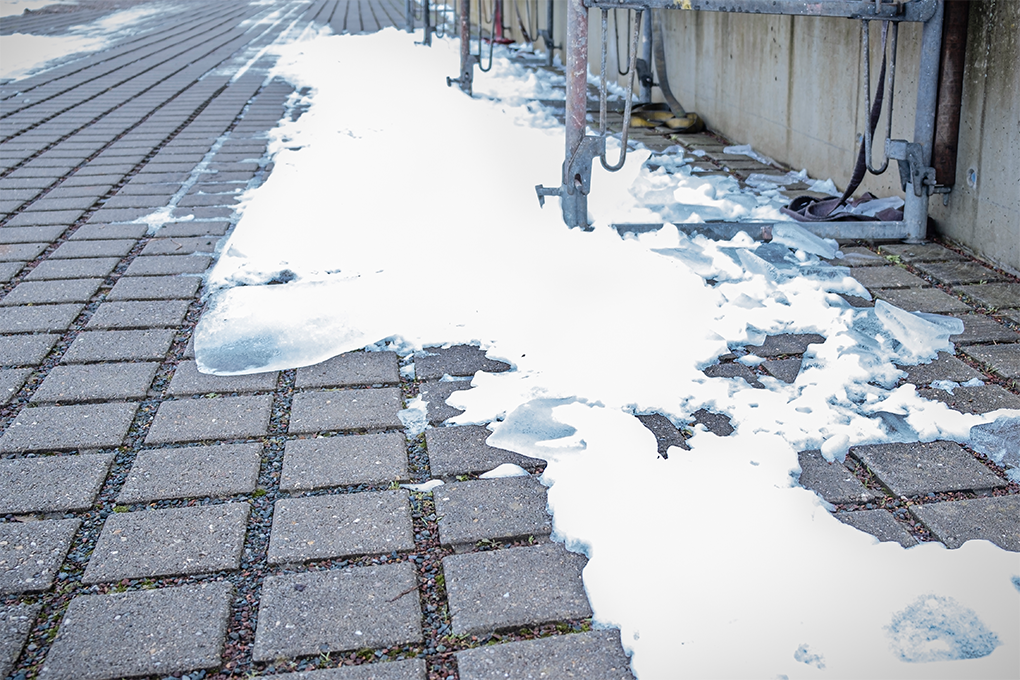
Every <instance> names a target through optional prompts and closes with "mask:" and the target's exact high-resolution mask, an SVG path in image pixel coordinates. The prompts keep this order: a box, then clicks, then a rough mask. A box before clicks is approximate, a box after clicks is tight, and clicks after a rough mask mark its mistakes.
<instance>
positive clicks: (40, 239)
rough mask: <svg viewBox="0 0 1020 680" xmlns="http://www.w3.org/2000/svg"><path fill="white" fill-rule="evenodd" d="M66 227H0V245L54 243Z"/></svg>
mask: <svg viewBox="0 0 1020 680" xmlns="http://www.w3.org/2000/svg"><path fill="white" fill-rule="evenodd" d="M66 229H67V227H63V226H60V225H52V226H47V227H0V243H46V242H50V241H55V240H56V239H57V238H59V237H60V235H61V234H63V233H64V231H65V230H66Z"/></svg>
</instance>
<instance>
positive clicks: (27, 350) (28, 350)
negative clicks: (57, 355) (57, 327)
mask: <svg viewBox="0 0 1020 680" xmlns="http://www.w3.org/2000/svg"><path fill="white" fill-rule="evenodd" d="M59 339H60V336H59V335H12V336H6V337H0V366H35V365H38V364H41V363H42V360H43V359H45V358H46V355H47V354H49V353H50V350H51V349H53V345H55V344H56V343H57V340H59Z"/></svg>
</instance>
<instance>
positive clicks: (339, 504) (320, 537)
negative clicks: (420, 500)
mask: <svg viewBox="0 0 1020 680" xmlns="http://www.w3.org/2000/svg"><path fill="white" fill-rule="evenodd" d="M413 549H414V533H413V531H412V529H411V509H410V506H409V504H408V501H407V492H406V491H404V490H403V489H401V490H398V491H366V492H362V493H351V494H341V495H336V496H312V497H309V498H285V499H282V500H278V501H276V507H275V509H274V511H273V529H272V535H271V536H270V539H269V563H270V564H287V563H293V562H305V561H308V560H320V559H329V558H333V557H349V556H353V555H374V554H380V553H390V552H393V551H402V550H413Z"/></svg>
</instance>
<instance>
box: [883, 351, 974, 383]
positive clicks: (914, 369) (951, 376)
mask: <svg viewBox="0 0 1020 680" xmlns="http://www.w3.org/2000/svg"><path fill="white" fill-rule="evenodd" d="M897 368H899V369H900V370H902V371H904V372H906V374H907V377H906V378H905V380H906V382H908V383H913V384H914V385H930V384H931V383H932V382H933V381H935V380H952V381H953V382H960V383H962V382H967V381H968V380H972V379H974V378H980V377H981V373H980V372H978V371H976V370H974V369H973V368H971V367H970V366H968V365H967V364H965V363H963V362H962V361H960V360H959V359H957V358H956V357H954V356H953V355H952V354H949V353H948V352H939V353H938V356H937V357H936V358H935V359H933V360H932V361H930V362H929V363H927V364H917V365H916V366H897Z"/></svg>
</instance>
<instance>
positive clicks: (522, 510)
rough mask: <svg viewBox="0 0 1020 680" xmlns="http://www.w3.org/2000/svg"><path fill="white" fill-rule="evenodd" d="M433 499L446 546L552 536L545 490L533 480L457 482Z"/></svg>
mask: <svg viewBox="0 0 1020 680" xmlns="http://www.w3.org/2000/svg"><path fill="white" fill-rule="evenodd" d="M432 496H433V498H434V499H435V502H436V514H437V515H439V539H440V541H441V542H442V544H443V545H444V546H448V547H450V546H452V547H470V546H473V545H474V544H475V543H477V542H478V541H480V540H482V539H496V540H512V539H516V538H526V537H528V536H548V535H549V534H550V533H551V532H552V516H551V515H549V513H548V512H547V511H546V505H547V500H546V489H545V487H544V486H542V485H541V484H540V483H539V481H538V480H537V479H535V478H534V477H506V478H502V479H478V480H473V481H468V482H455V483H452V484H446V485H444V486H441V487H439V488H438V489H435V490H434V492H433V494H432Z"/></svg>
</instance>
